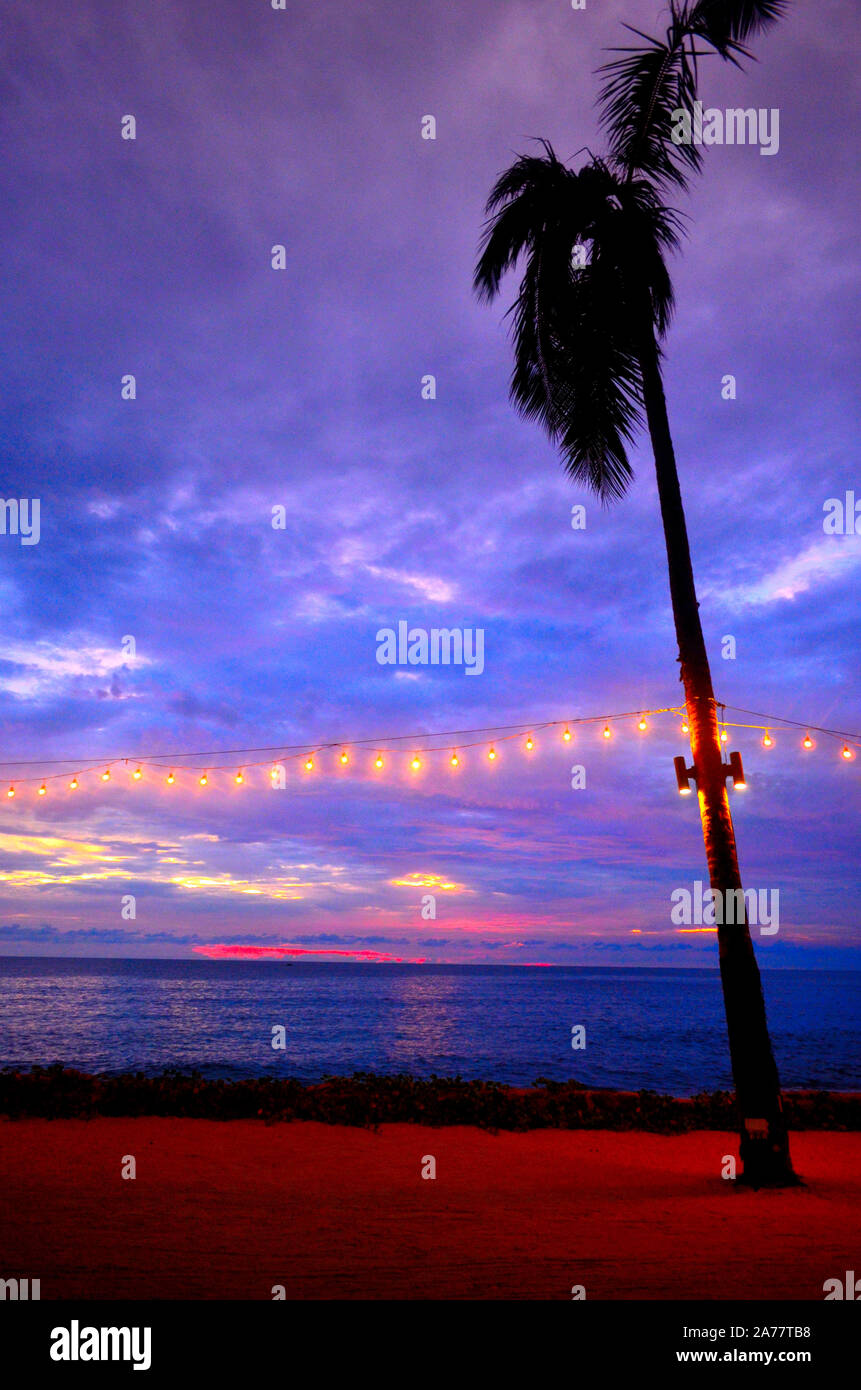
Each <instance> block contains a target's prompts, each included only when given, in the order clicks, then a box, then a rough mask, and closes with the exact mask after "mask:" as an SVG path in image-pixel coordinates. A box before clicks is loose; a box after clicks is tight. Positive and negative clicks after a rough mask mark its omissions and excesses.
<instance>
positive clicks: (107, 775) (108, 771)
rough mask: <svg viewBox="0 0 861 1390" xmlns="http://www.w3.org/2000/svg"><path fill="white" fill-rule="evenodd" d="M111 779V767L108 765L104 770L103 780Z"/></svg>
mask: <svg viewBox="0 0 861 1390" xmlns="http://www.w3.org/2000/svg"><path fill="white" fill-rule="evenodd" d="M110 780H111V769H110V768H109V767H106V768H105V770H104V772H103V773H102V781H103V782H110Z"/></svg>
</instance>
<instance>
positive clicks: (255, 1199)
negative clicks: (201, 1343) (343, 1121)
mask: <svg viewBox="0 0 861 1390" xmlns="http://www.w3.org/2000/svg"><path fill="white" fill-rule="evenodd" d="M792 1151H793V1158H794V1162H795V1166H796V1169H797V1171H798V1173H799V1174H800V1175H801V1176H802V1177H803V1178H804V1180H805V1183H806V1185H805V1186H804V1187H800V1188H795V1189H788V1190H780V1191H764V1192H758V1193H757V1192H751V1191H747V1190H745V1189H743V1188H740V1187H737V1186H736V1184H735V1183H733V1182H732V1181H727V1180H723V1179H721V1176H720V1173H721V1166H722V1162H723V1156H724V1155H727V1154H735V1153H736V1152H737V1139H736V1136H735V1135H733V1134H730V1133H723V1132H719V1131H713V1130H711V1131H706V1130H697V1131H692V1132H690V1133H685V1134H673V1135H664V1134H655V1133H643V1132H630V1131H629V1132H610V1131H607V1130H560V1129H540V1130H529V1131H526V1132H522V1133H516V1132H505V1133H490V1132H488V1131H486V1130H482V1129H478V1128H475V1127H472V1126H465V1125H464V1126H450V1127H444V1128H431V1127H429V1126H424V1125H416V1124H385V1125H382V1126H381V1127H380V1129H379V1130H378V1131H373V1130H370V1129H362V1128H356V1127H345V1126H341V1125H327V1124H321V1123H316V1122H305V1121H300V1122H294V1123H289V1124H269V1125H267V1124H265V1123H263V1122H262V1121H255V1120H234V1121H214V1120H201V1119H185V1118H174V1117H171V1118H154V1117H148V1116H146V1117H139V1118H105V1117H98V1118H95V1119H89V1120H85V1119H81V1120H77V1119H68V1120H44V1119H19V1120H12V1121H3V1122H0V1229H2V1231H3V1236H4V1243H3V1269H2V1270H0V1276H2V1277H5V1278H10V1277H17V1278H29V1279H39V1280H40V1281H41V1297H42V1299H61V1300H62V1299H77V1298H87V1299H89V1298H108V1299H110V1298H115V1299H155V1298H158V1299H216V1298H223V1299H267V1300H268V1299H272V1298H273V1297H275V1296H277V1293H273V1290H276V1291H280V1289H283V1296H285V1297H286V1298H288V1299H326V1298H337V1299H387V1298H393V1299H448V1298H451V1299H482V1300H485V1299H551V1300H555V1299H564V1300H570V1299H571V1298H572V1289H573V1288H574V1287H575V1286H580V1287H582V1288H583V1290H584V1292H585V1297H586V1299H587V1300H588V1299H697V1298H707V1299H730V1298H740V1299H752V1300H756V1299H787V1300H804V1299H812V1300H820V1299H822V1298H823V1284H824V1282H825V1280H826V1279H829V1278H834V1277H836V1278H840V1279H842V1278H843V1276H844V1273H845V1271H846V1270H847V1269H854V1268H856V1266H857V1262H858V1250H857V1240H856V1239H855V1238H854V1236H853V1232H854V1231H855V1229H856V1221H857V1210H858V1200H859V1196H861V1134H859V1133H857V1132H832V1131H806V1132H798V1133H795V1134H793V1136H792ZM130 1156H131V1157H133V1158H134V1160H135V1164H134V1167H135V1172H136V1176H135V1177H134V1178H133V1179H132V1178H123V1177H122V1176H121V1174H122V1170H123V1167H124V1166H125V1168H126V1170H127V1171H128V1170H129V1169H130V1165H129V1163H128V1159H129V1157H130ZM429 1158H433V1159H434V1160H435V1168H436V1177H435V1178H429V1177H428V1178H425V1177H423V1176H422V1171H423V1169H424V1170H425V1171H430V1169H431V1168H432V1166H433V1165H431V1164H429V1163H428V1159H429Z"/></svg>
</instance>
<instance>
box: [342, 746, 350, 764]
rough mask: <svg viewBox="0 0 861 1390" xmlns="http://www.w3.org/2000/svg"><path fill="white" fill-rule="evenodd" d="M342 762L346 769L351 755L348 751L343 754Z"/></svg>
mask: <svg viewBox="0 0 861 1390" xmlns="http://www.w3.org/2000/svg"><path fill="white" fill-rule="evenodd" d="M340 761H341V763H342V764H343V765H344V767H346V765H347V763H348V762H349V761H350V755H349V753H348V752H347V751H346V749H345V750H344V752H343V753H342V754H341V759H340Z"/></svg>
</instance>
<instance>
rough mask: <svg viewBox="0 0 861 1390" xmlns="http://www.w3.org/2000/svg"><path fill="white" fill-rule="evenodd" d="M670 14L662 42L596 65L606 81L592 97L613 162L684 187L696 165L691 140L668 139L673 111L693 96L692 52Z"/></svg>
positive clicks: (684, 106)
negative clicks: (608, 143) (676, 141)
mask: <svg viewBox="0 0 861 1390" xmlns="http://www.w3.org/2000/svg"><path fill="white" fill-rule="evenodd" d="M685 37H686V35H685V34H684V32H683V30H682V29H681V26H680V25H679V23H678V21H677V20H676V18H674V20H673V23H672V25H671V26H670V28H669V29H668V31H667V38H666V40H665V41H662V40H660V39H648V41H647V42H646V43H645V44H644V45H643V46H642V47H640V48H635V49H633V50H631V51H630V52H627V53H626V55H625V56H624V57H622V58H616V59H614V60H613V61H612V62H610V63H605V64H604V66H603V67H602V68H601V69H600V71H601V72H603V73H606V75H607V77H606V81H605V83H604V86H603V87H602V88H601V91H600V93H599V96H598V100H599V103H600V107H601V115H602V118H603V120H604V122H605V124H606V127H607V131H608V134H609V137H610V157H611V159H612V161H613V163H614V164H615V165H616V166H617V167H618V168H619V169H623V170H626V171H628V172H629V173H638V174H643V175H645V176H646V177H648V178H651V179H654V180H655V181H657V182H659V183H669V184H675V185H677V186H679V187H682V188H684V187H685V186H686V184H687V180H688V175H689V174H690V173H691V172H692V171H696V170H697V169H699V167H700V164H701V163H702V155H701V153H700V150H699V148H698V147H697V146H696V145H693V144H689V145H684V144H681V145H676V144H673V142H672V141H671V140H670V138H669V137H670V131H671V128H672V124H673V113H674V112H675V111H677V110H679V109H680V108H681V109H683V110H686V111H689V110H691V109H692V107H693V102H694V101H695V100H696V72H695V54H694V53H693V52H691V51H690V49H689V48H688V47H687V46H686V43H685Z"/></svg>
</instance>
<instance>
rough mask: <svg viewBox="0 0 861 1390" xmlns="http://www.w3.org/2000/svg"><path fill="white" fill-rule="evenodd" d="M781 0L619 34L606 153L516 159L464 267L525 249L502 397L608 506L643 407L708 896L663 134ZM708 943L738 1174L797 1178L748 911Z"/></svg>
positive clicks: (487, 292)
mask: <svg viewBox="0 0 861 1390" xmlns="http://www.w3.org/2000/svg"><path fill="white" fill-rule="evenodd" d="M785 4H786V0H672V3H671V5H670V26H669V28H668V30H667V34H666V38H665V39H664V40H658V39H654V38H650V37H649V36H648V35H646V34H641V33H640V32H639V30H633V31H632V32H634V33H636V34H637V35H638V37H639V38H640V39H641V40H643V41H644V42H643V43H641V44H639V45H638V46H636V47H633V48H628V49H621V50H617V52H621V53H622V54H623V55H624V56H622V57H619V58H617V59H614V60H613V61H612V62H610V63H608V64H606V65H605V67H604V68H603V69H602V72H604V73H605V74H606V78H605V85H604V87H603V90H602V92H601V104H602V115H603V117H604V122H605V125H606V129H607V133H608V136H609V152H608V155H607V157H606V158H605V159H599V158H596V157H595V156H592V155H591V154H590V158H589V160H588V162H587V163H586V164H584V165H583V167H582V168H580V169H579V170H574V169H570V168H568V167H567V166H566V165H564V164H562V163H561V162H560V161H559V160H558V159H557V158H556V155H555V154H554V152H553V149H552V148H551V146H550V145H549V144H548V143H547V142H546V141H543V142H542V144H543V151H544V152H543V154H541V155H535V156H523V157H522V158H519V159H518V160H516V162H515V163H514V164H513V165H512V166H511V168H509V169H508V170H506V172H505V173H504V174H503V175H502V176H501V177H500V179H499V180H498V182H497V184H496V186H495V188H494V189H493V192H492V193H491V195H490V199H489V201H488V205H487V212H488V214H489V220H488V223H487V226H486V228H485V233H484V237H483V240H482V246H481V255H480V259H479V262H478V266H477V269H476V275H475V286H476V290H477V291H478V293H479V295H480V296H481V297H482V298H485V299H488V300H490V299H493V298H494V297H495V296H496V295H497V294H498V292H499V289H500V282H501V280H502V277H503V276H504V274H505V273H506V272H507V271H508V270H510V269H512V268H513V267H514V266H515V265H516V263H517V262H518V261H519V260H521V258H522V259H523V278H522V281H521V284H520V292H519V294H518V297H517V300H516V302H515V304H514V305H513V306H512V310H511V312H512V313H513V316H514V321H513V322H514V346H515V364H514V371H513V375H512V380H511V393H512V397H513V399H514V401H515V403H516V405H517V407H518V408H519V409H520V411H521V412H522V413H523V414H524V415H526V416H529V417H534V418H536V419H537V420H539V421H540V423H541V424H542V425H543V427H544V429H545V430H546V431H547V433H548V434H549V435H550V437H551V438H552V439H553V440H554V442H555V443H556V444H557V445H558V447H559V450H560V452H561V455H562V458H563V461H564V464H565V467H566V471H567V472H568V474H569V475H570V477H572V478H573V479H574V480H576V481H577V482H579V483H583V484H585V485H586V486H587V487H589V488H591V489H592V490H593V491H594V492H595V493H596V494H597V495H598V497H600V498H601V500H602V501H603V502H605V503H606V502H610V501H612V500H615V499H617V498H620V497H622V496H623V495H624V493H625V492H626V491H627V489H628V487H629V485H630V482H631V478H632V471H631V467H630V464H629V462H628V453H627V450H628V444H629V442H630V440H631V439H632V437H633V435H634V433H635V432H636V430H637V428H638V427H639V426H640V425H641V424H642V422H643V417H644V416H645V422H646V424H647V426H648V430H649V434H650V436H651V442H652V449H653V453H654V459H655V470H656V473H657V482H658V495H659V498H660V506H661V517H662V520H663V527H664V537H665V541H666V548H667V558H668V562H669V578H670V594H671V598H672V606H673V616H674V618H675V625H676V637H677V640H678V647H679V658H678V659H679V662H680V664H681V680H682V681H683V683H684V688H685V699H686V703H687V717H688V722H689V724H690V736H691V751H692V754H693V766H694V769H695V772H696V783H697V790H698V793H699V805H700V814H701V818H702V826H703V836H704V840H705V848H706V857H707V860H708V868H709V877H710V880H711V886H712V888H714V889H717V890H720V891H721V892H723V893H726V892H728V891H730V890H738V889H740V888H741V877H740V874H739V867H738V857H737V853H736V844H735V834H734V831H733V825H732V818H731V816H730V809H729V799H728V797H727V790H726V772H725V769H724V763H723V753H722V748H721V741H720V734H719V728H718V707H717V705H716V702H715V697H714V691H713V688H712V679H711V672H710V669H709V662H708V656H707V654H706V647H705V642H704V640H703V633H702V627H701V624H700V618H699V605H698V603H697V596H696V591H695V588H694V578H693V570H692V568H691V557H690V548H689V545H688V535H687V527H686V524H685V515H684V510H683V507H682V498H681V492H680V489H679V479H678V474H677V471H676V460H675V455H674V451H673V443H672V437H671V435H670V427H669V421H668V418H667V406H666V400H665V398H664V389H663V382H662V376H661V348H660V342H661V339H662V338H663V337H664V335H665V334H666V331H667V327H668V325H669V321H670V317H671V313H672V308H673V290H672V285H671V282H670V277H669V274H668V271H667V267H666V254H667V252H668V251H670V250H672V249H674V248H675V247H676V246H677V245H678V243H679V237H680V230H681V225H680V218H679V215H678V214H677V213H676V212H674V211H673V210H672V209H671V208H670V207H668V206H667V204H666V201H665V197H666V193H667V191H668V190H669V189H670V188H673V187H675V188H677V189H679V188H684V187H685V186H686V184H687V179H688V176H689V174H690V173H691V172H692V171H695V170H697V169H698V168H699V166H700V163H701V153H700V149H699V147H698V146H697V145H695V144H675V143H673V141H672V140H671V138H670V132H671V129H672V127H673V112H675V111H678V110H679V109H680V108H681V109H684V110H685V111H687V112H689V113H691V112H692V111H693V103H694V101H695V100H696V90H697V62H698V59H699V57H700V56H702V55H703V54H705V53H709V52H712V53H713V52H717V53H718V54H720V56H721V57H722V58H725V59H728V60H729V61H730V62H733V63H735V64H736V65H738V63H739V61H740V59H742V58H743V57H747V56H750V55H749V54H748V51H747V49H746V48H745V46H744V45H745V41H746V40H747V39H748V38H749V37H751V36H752V35H753V34H755V33H757V32H758V31H760V30H762V29H765V28H766V27H767V26H769V25H770V24H772V23H773V22H774V21H775V20H776V19H778V18H779V17H780V15H781V13H782V12H783V10H784V8H785ZM626 27H630V26H626ZM677 128H678V127H677ZM724 901H726V899H725V898H724ZM718 945H719V954H720V969H721V979H722V983H723V995H724V1003H725V1008H726V1017H727V1027H728V1033H729V1046H730V1055H731V1060H732V1069H733V1077H734V1081H735V1088H736V1099H737V1104H738V1114H739V1131H740V1138H741V1144H740V1151H741V1158H742V1162H743V1168H744V1173H743V1177H744V1180H745V1181H747V1182H749V1183H752V1184H753V1185H755V1186H760V1185H764V1184H780V1183H791V1182H794V1181H797V1179H796V1178H795V1176H794V1174H793V1172H792V1166H791V1162H790V1157H789V1143H788V1138H787V1133H786V1126H785V1123H784V1119H783V1113H782V1105H781V1097H780V1083H779V1080H778V1075H777V1068H776V1066H775V1062H774V1056H773V1053H772V1048H771V1041H770V1038H769V1035H768V1027H767V1023H766V1017H765V1004H764V1001H763V997H762V985H761V981H760V975H759V969H758V966H757V963H756V958H755V956H754V953H753V946H752V944H751V939H750V932H749V930H748V925H747V922H746V921H743V922H742V923H741V924H738V925H732V926H729V925H722V926H720V927H719V928H718Z"/></svg>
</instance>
